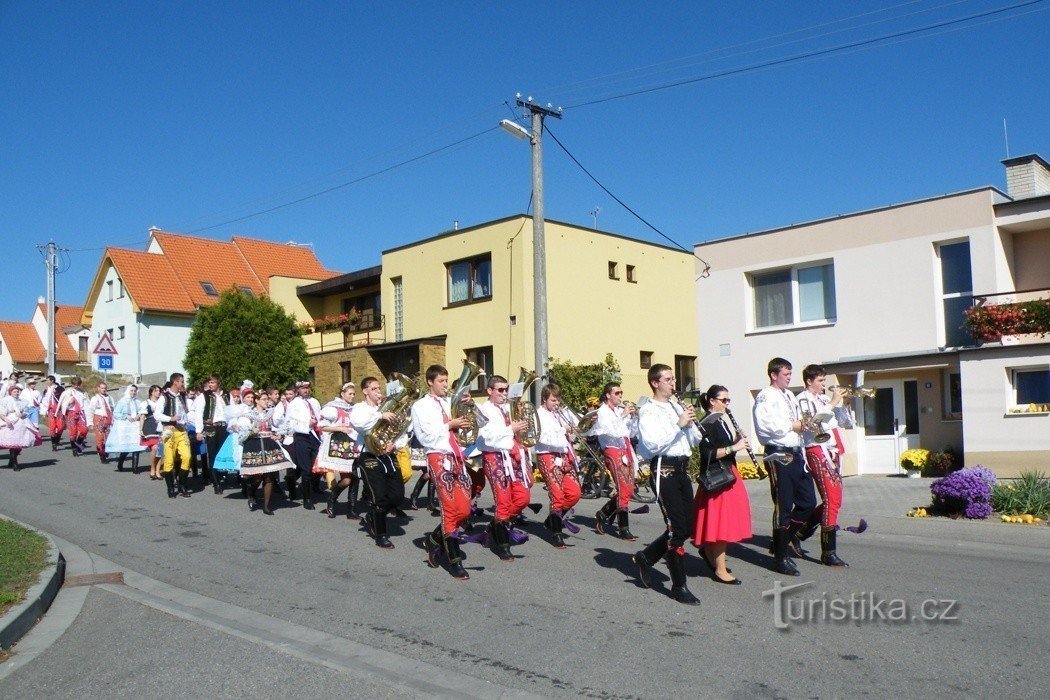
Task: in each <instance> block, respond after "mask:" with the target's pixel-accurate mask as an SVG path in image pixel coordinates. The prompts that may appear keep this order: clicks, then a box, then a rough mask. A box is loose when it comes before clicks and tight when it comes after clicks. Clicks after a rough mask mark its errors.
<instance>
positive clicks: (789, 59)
mask: <svg viewBox="0 0 1050 700" xmlns="http://www.w3.org/2000/svg"><path fill="white" fill-rule="evenodd" d="M1042 2H1044V0H1028V1H1027V2H1020V3H1017V4H1014V5H1008V6H1005V7H999V8H995V9H992V10H986V11H984V12H977V13H974V14H971V15H967V16H965V17H957V18H955V19H950V20H944V21H942V22H934V23H933V24H927V25H924V26H922V27H914V28H912V29H904V30H901V31H898V32H891V33H889V34H883V35H882V36H877V37H872V38H870V39H860V40H858V41H851V42H848V43H845V44H839V45H837V46H831V47H828V48H826V49H818V50H815V51H807V52H805V53H801V54H795V55H793V56H786V57H784V58H777V59H773V60H770V61H765V62H762V63H755V64H751V65H749V66H742V67H740V68H731V69H729V70H725V71H720V72H718V73H710V74H708V75H701V76H698V77H695V78H686V79H683V80H676V81H674V82H671V83H664V84H662V85H655V86H652V87H647V88H639V89H637V90H630V91H628V92H622V93H617V94H613V95H607V96H605V97H600V98H597V99H593V100H588V101H586V102H578V103H576V104H573V105H569V106H568V107H566V109H573V108H576V107H588V106H591V105H596V104H602V103H604V102H612V101H613V100H621V99H624V98H626V97H635V96H637V95H645V94H648V93H652V92H659V91H661V90H669V89H670V88H674V87H681V86H683V85H691V84H694V83H700V82H704V81H707V80H714V79H716V78H725V77H727V76H730V75H739V74H741V73H748V72H751V71H755V70H759V69H762V68H770V67H773V66H779V65H784V64H787V63H793V62H796V61H801V60H804V59H808V58H814V57H818V56H824V55H827V54H831V53H836V52H839V51H844V50H846V49H854V48H858V47H864V46H870V45H873V44H878V43H879V42H883V41H887V40H889V39H897V38H900V37H905V36H910V35H914V34H918V33H921V32H926V31H929V30H931V29H939V28H941V27H947V26H951V25H956V24H960V23H962V22H967V21H969V20H973V19H979V18H981V17H989V16H992V15H997V14H1002V13H1003V12H1009V11H1010V10H1017V9H1020V8H1022V7H1029V6H1031V5H1038V4H1040V3H1042ZM1006 19H1010V18H1006ZM974 26H977V25H974Z"/></svg>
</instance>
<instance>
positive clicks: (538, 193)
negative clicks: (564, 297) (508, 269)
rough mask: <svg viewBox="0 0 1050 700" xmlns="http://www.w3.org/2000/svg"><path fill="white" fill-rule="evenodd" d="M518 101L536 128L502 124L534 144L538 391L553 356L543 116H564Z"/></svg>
mask: <svg viewBox="0 0 1050 700" xmlns="http://www.w3.org/2000/svg"><path fill="white" fill-rule="evenodd" d="M517 103H518V106H519V107H523V108H525V109H527V110H528V111H529V112H530V113H531V114H532V131H529V130H528V129H526V128H525V127H523V126H522V125H521V124H518V123H517V122H515V121H512V120H510V119H504V120H502V121H500V123H499V126H500V128H501V129H503V130H504V131H506V132H507V133H508V134H510V135H511V136H513V137H515V138H518V139H523V138H525V137H526V136H528V137H529V141H530V142H531V143H532V306H533V319H534V323H533V335H534V336H535V348H536V354H535V358H534V362H535V367H536V374H537V375H539V378H538V379H537V381H536V385H537V390H538V389H541V388H542V387H543V386H545V385H546V384H547V358H548V357H549V356H550V355H549V353H548V350H547V247H546V239H545V238H544V228H543V118H544V117H548V116H549V117H555V118H556V119H561V108H558V109H557V110H555V109H554V108H552V107H551V105H549V104H548V105H547V106H546V107H543V106H540V105H538V104H536V103H534V102H533V101H532V98H531V97H529V98H527V99H524V100H523V99H522V98H521V93H518V95H517Z"/></svg>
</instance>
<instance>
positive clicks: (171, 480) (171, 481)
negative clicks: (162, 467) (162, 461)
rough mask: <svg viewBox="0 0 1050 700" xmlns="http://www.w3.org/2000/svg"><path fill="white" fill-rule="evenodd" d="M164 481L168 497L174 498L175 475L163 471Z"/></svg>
mask: <svg viewBox="0 0 1050 700" xmlns="http://www.w3.org/2000/svg"><path fill="white" fill-rule="evenodd" d="M164 483H166V484H167V485H168V498H175V495H176V494H175V475H174V474H172V473H171V472H164Z"/></svg>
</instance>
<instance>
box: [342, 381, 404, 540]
mask: <svg viewBox="0 0 1050 700" xmlns="http://www.w3.org/2000/svg"><path fill="white" fill-rule="evenodd" d="M380 418H382V414H381V413H380V412H379V406H373V405H372V404H371V403H369V402H368V401H367V399H366V400H365V401H359V402H358V403H356V404H354V409H353V411H352V412H351V413H350V422H351V423H352V424H353V425H354V426H355V427H356V428H357V449H358V450H359V451H360V455H361V456H360V458H359V459H358V464H360V465H361V473H362V474H363V475H364V480H365V486H366V488H367V489H368V493H369V494H370V496H371V500H372V507H371V509H370V511H369V513H368V515H367V516H365V518H366V522H367V524H368V527H369V530H370V531H371V534H372V536H373V537H374V538H375V541H376V546H378V547H380V548H382V549H393V548H394V545H393V543H392V542H391V541H390V538H389V537H388V536H387V516H388V515H389V514H390V513H393V512H395V511H396V510H397V509H398V508H400V507H401V501H403V500H405V480H404V479H403V478H402V477H401V469H400V467H399V466H398V464H397V456H396V454H395V453H394V451H395V450H398V449H400V448H402V447H404V446H405V445H407V444H408V438H407V436H401V437H400V438H398V440H397V441H396V442H395V443H394V445H392V446H391V451H390V452H387V453H386V454H374V453H372V452H370V451H369V450H368V449H367V447H366V445H365V436H366V435H367V434H368V432H369V431H371V430H372V428H373V427H375V424H376V423H377V422H378V421H379V419H380Z"/></svg>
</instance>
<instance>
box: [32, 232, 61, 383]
mask: <svg viewBox="0 0 1050 700" xmlns="http://www.w3.org/2000/svg"><path fill="white" fill-rule="evenodd" d="M36 248H37V250H39V251H40V252H41V253H43V254H44V266H45V267H46V268H47V339H46V340H45V341H44V352H45V353H46V357H47V373H48V374H54V373H55V275H56V274H58V271H57V267H56V265H55V253H56V251H57V250H58V248H57V247H56V246H55V242H54V241H51V242H49V243H48V244H47V245H38V246H37V247H36Z"/></svg>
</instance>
